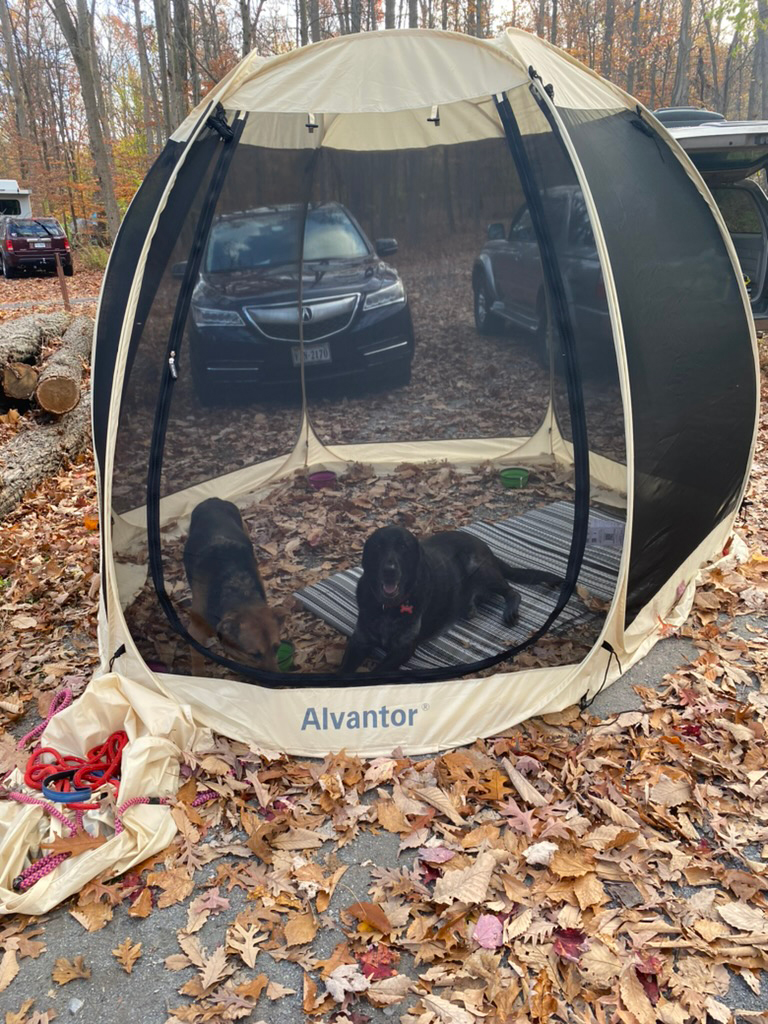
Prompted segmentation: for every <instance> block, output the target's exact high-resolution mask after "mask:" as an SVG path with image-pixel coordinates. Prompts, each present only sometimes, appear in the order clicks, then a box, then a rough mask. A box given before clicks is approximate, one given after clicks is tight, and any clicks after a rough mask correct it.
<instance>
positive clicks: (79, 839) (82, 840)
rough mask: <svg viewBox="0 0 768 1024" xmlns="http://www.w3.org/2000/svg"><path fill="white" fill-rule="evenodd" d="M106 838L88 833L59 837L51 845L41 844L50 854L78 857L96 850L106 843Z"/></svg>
mask: <svg viewBox="0 0 768 1024" xmlns="http://www.w3.org/2000/svg"><path fill="white" fill-rule="evenodd" d="M106 841H107V839H106V836H91V835H88V833H87V832H78V833H76V834H75V835H74V836H57V837H56V838H55V839H52V840H51V841H50V842H49V843H40V845H41V846H42V847H43V849H45V850H47V852H48V853H51V854H54V853H68V854H70V856H72V857H76V856H77V855H78V854H80V853H85V852H86V851H88V850H95V849H97V848H98V847H99V846H103V845H104V843H106Z"/></svg>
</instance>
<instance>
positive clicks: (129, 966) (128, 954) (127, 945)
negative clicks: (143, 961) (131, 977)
mask: <svg viewBox="0 0 768 1024" xmlns="http://www.w3.org/2000/svg"><path fill="white" fill-rule="evenodd" d="M112 953H113V955H114V956H115V958H116V959H117V962H118V963H119V964H120V966H121V967H122V968H123V970H124V971H125V972H126V974H130V973H131V971H132V970H133V968H134V966H135V964H136V961H137V960H138V959H139V957H140V956H141V943H140V942H137V943H135V944H134V943H132V942H131V940H130V939H123V941H122V942H121V943H120V945H119V946H118V947H117V948H116V949H113V950H112Z"/></svg>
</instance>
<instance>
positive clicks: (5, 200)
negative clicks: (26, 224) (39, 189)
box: [0, 178, 32, 217]
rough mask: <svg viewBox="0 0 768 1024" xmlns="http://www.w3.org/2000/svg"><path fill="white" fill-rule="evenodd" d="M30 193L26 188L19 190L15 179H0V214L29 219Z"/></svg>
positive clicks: (30, 209) (30, 211)
mask: <svg viewBox="0 0 768 1024" xmlns="http://www.w3.org/2000/svg"><path fill="white" fill-rule="evenodd" d="M31 194H32V193H31V192H30V191H29V189H27V188H19V183H18V181H16V179H15V178H0V214H2V213H6V214H9V215H11V216H14V217H31V216H32V203H31V201H30V198H29V197H30V196H31Z"/></svg>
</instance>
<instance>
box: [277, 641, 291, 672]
mask: <svg viewBox="0 0 768 1024" xmlns="http://www.w3.org/2000/svg"><path fill="white" fill-rule="evenodd" d="M277 667H278V669H279V670H280V671H281V672H290V671H291V669H292V668H293V644H289V643H282V644H280V646H279V647H278V648H277Z"/></svg>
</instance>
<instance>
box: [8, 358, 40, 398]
mask: <svg viewBox="0 0 768 1024" xmlns="http://www.w3.org/2000/svg"><path fill="white" fill-rule="evenodd" d="M39 376H40V375H39V373H38V372H37V369H36V368H35V367H34V366H30V365H29V363H8V365H7V366H6V367H5V369H4V370H3V391H4V392H5V394H6V395H7V397H8V398H12V399H13V400H14V401H16V402H19V401H22V400H23V399H25V398H31V397H32V395H34V393H35V388H36V387H37V381H38V378H39Z"/></svg>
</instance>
